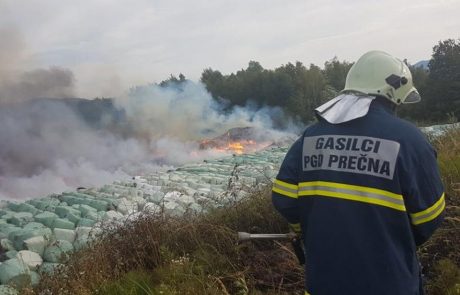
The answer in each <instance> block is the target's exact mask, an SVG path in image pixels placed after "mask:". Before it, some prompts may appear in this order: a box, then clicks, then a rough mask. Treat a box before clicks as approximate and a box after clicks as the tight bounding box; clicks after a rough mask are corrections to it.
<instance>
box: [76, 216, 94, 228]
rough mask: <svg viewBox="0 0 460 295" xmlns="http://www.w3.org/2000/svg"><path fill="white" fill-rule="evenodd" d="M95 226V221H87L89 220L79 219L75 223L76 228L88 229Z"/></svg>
mask: <svg viewBox="0 0 460 295" xmlns="http://www.w3.org/2000/svg"><path fill="white" fill-rule="evenodd" d="M95 224H96V221H95V220H92V219H89V218H81V219H80V220H79V221H78V223H77V227H78V226H88V227H92V226H94V225H95Z"/></svg>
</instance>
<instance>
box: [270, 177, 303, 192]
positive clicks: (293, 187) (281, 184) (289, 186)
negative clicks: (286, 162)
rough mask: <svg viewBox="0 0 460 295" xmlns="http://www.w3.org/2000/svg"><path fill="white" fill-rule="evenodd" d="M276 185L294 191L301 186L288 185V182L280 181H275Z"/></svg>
mask: <svg viewBox="0 0 460 295" xmlns="http://www.w3.org/2000/svg"><path fill="white" fill-rule="evenodd" d="M275 183H276V184H278V185H280V186H284V187H286V188H289V189H293V190H297V189H298V188H299V186H298V185H296V184H291V183H287V182H284V181H281V180H278V179H275Z"/></svg>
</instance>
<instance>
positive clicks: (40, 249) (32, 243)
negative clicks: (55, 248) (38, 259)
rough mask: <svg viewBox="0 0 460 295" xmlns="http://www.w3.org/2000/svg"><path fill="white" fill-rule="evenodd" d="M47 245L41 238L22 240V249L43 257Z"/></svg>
mask: <svg viewBox="0 0 460 295" xmlns="http://www.w3.org/2000/svg"><path fill="white" fill-rule="evenodd" d="M47 244H48V243H47V241H46V240H45V238H44V237H43V236H37V237H31V238H28V239H26V240H24V248H25V249H27V250H29V251H32V252H35V253H38V254H39V255H40V256H43V253H44V252H45V248H46V246H47Z"/></svg>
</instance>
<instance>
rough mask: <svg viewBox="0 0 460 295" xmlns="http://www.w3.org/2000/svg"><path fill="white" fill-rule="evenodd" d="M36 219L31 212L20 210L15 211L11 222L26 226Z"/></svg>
mask: <svg viewBox="0 0 460 295" xmlns="http://www.w3.org/2000/svg"><path fill="white" fill-rule="evenodd" d="M32 221H34V215H33V214H32V213H30V212H18V213H14V214H13V217H12V218H11V219H10V222H11V223H12V224H14V225H17V226H21V227H22V226H24V225H26V224H27V223H29V222H32Z"/></svg>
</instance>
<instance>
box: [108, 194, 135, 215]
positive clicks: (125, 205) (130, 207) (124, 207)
mask: <svg viewBox="0 0 460 295" xmlns="http://www.w3.org/2000/svg"><path fill="white" fill-rule="evenodd" d="M115 205H116V206H117V211H118V212H120V213H121V214H123V215H127V214H130V213H133V212H136V211H137V209H138V205H137V203H136V202H133V201H131V200H128V199H127V198H121V199H118V200H116V202H115ZM109 212H110V211H109ZM114 218H115V219H116V216H115V215H114Z"/></svg>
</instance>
